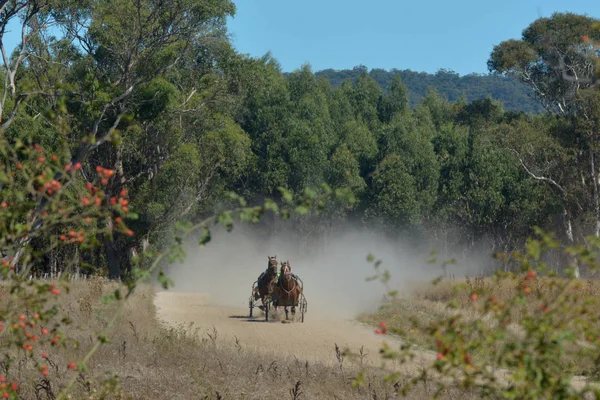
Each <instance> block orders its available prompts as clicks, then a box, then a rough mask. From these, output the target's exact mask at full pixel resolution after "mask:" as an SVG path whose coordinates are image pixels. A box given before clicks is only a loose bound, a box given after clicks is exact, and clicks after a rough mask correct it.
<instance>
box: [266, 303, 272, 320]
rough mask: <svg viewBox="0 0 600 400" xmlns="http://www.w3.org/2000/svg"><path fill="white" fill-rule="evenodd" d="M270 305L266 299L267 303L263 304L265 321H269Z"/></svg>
mask: <svg viewBox="0 0 600 400" xmlns="http://www.w3.org/2000/svg"><path fill="white" fill-rule="evenodd" d="M270 305H271V302H270V301H267V303H266V304H265V321H266V322H268V321H269V306H270Z"/></svg>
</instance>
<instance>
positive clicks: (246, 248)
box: [168, 225, 467, 318]
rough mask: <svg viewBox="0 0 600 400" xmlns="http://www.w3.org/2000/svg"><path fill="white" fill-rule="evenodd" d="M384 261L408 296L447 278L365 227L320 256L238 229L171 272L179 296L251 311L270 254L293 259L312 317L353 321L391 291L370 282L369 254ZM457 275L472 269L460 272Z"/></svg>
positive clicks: (333, 240) (286, 239)
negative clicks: (414, 287)
mask: <svg viewBox="0 0 600 400" xmlns="http://www.w3.org/2000/svg"><path fill="white" fill-rule="evenodd" d="M370 253H372V254H374V255H375V256H376V258H378V259H382V260H383V264H382V266H381V268H382V269H388V270H389V271H390V273H391V275H392V278H391V281H390V286H391V287H392V289H398V290H400V291H405V290H407V289H410V288H411V286H412V285H413V284H415V283H416V282H423V281H424V280H431V279H434V278H435V277H437V276H439V275H440V274H441V272H442V271H441V269H440V267H439V265H431V264H429V263H427V259H428V258H429V254H428V250H427V251H423V250H419V249H414V248H411V247H409V246H407V245H403V244H402V243H401V242H400V241H392V240H389V239H385V238H383V237H382V236H380V235H376V234H373V233H369V232H367V231H364V230H360V229H345V230H341V231H339V233H337V234H334V235H331V236H330V237H329V238H328V239H327V247H326V248H325V249H324V250H323V251H321V252H319V253H318V254H306V252H303V251H302V250H300V249H299V246H298V236H295V235H293V234H288V233H279V234H276V235H272V236H271V237H269V238H265V237H264V236H263V235H262V234H260V233H259V231H258V230H257V229H253V228H252V227H251V226H239V225H238V226H236V227H235V229H234V230H233V232H229V233H227V232H224V231H223V230H217V231H215V232H213V240H212V241H211V242H210V243H209V244H208V245H207V246H206V247H205V248H198V246H197V244H190V245H189V246H188V249H187V257H186V260H185V262H184V263H183V264H180V263H177V264H174V265H172V266H171V267H170V268H169V271H168V274H169V277H170V278H171V279H173V281H174V283H175V288H174V290H175V291H180V292H182V291H183V292H193V293H207V294H209V295H210V298H211V302H212V303H213V304H218V305H222V306H232V307H247V305H248V298H249V296H250V293H251V287H252V283H253V282H254V281H255V280H256V279H257V277H258V275H259V274H260V273H261V272H262V271H264V270H265V267H266V264H267V255H277V257H278V259H279V261H283V260H289V261H290V263H291V266H292V270H293V272H294V273H296V274H298V275H299V276H300V277H301V279H302V280H303V282H304V288H305V296H306V299H307V301H308V307H309V312H310V313H311V315H316V314H319V315H321V316H330V317H341V318H353V317H354V316H355V315H356V314H357V313H359V312H362V311H369V310H373V309H374V308H375V307H376V306H377V303H378V302H379V301H380V300H381V299H382V296H383V295H384V293H385V289H384V287H383V286H382V285H381V284H380V283H378V282H366V281H365V278H366V277H367V276H369V275H372V274H373V266H372V265H371V264H369V263H367V261H366V257H367V255H368V254H370ZM454 268H455V269H454V270H453V272H455V273H457V275H460V274H463V275H464V273H465V272H466V271H467V268H466V267H464V266H458V267H454Z"/></svg>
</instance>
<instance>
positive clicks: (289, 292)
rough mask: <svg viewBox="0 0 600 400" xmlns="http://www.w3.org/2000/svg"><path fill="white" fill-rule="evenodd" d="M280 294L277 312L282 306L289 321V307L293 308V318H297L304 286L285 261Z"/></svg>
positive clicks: (282, 267)
mask: <svg viewBox="0 0 600 400" xmlns="http://www.w3.org/2000/svg"><path fill="white" fill-rule="evenodd" d="M277 286H278V289H279V291H278V292H279V293H278V296H277V297H278V298H277V302H276V303H275V304H274V305H275V310H277V307H278V306H282V307H283V309H284V310H285V319H286V320H289V317H288V307H290V306H291V307H292V318H293V317H295V316H296V306H297V305H298V299H299V297H300V294H301V293H302V286H301V285H300V283H298V279H296V277H295V276H293V275H292V267H291V266H290V262H289V261H283V262H282V263H281V276H280V277H279V282H278V283H277Z"/></svg>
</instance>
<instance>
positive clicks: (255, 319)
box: [229, 315, 280, 323]
mask: <svg viewBox="0 0 600 400" xmlns="http://www.w3.org/2000/svg"><path fill="white" fill-rule="evenodd" d="M229 318H231V319H240V320H242V319H243V320H245V322H266V323H271V322H280V321H279V320H278V319H270V318H269V321H265V317H264V316H261V317H249V316H247V315H230V316H229Z"/></svg>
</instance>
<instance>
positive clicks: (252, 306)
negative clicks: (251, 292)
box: [250, 296, 254, 318]
mask: <svg viewBox="0 0 600 400" xmlns="http://www.w3.org/2000/svg"><path fill="white" fill-rule="evenodd" d="M253 309H254V296H250V318H252V310H253Z"/></svg>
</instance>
